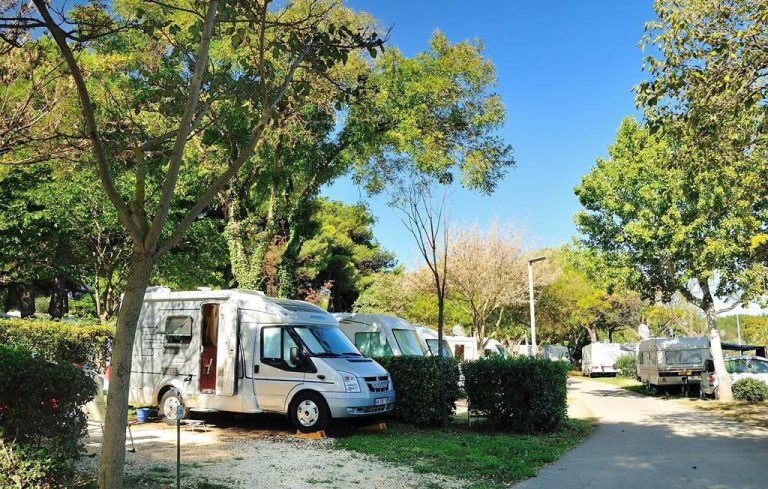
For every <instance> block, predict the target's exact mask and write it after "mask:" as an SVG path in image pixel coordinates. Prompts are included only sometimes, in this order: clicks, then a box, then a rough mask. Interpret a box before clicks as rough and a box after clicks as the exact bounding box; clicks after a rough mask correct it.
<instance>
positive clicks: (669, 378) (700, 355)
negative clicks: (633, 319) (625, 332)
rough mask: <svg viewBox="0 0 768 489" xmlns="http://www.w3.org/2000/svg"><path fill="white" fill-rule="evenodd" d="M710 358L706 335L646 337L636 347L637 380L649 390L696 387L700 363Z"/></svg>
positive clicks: (701, 369) (699, 375)
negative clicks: (669, 387)
mask: <svg viewBox="0 0 768 489" xmlns="http://www.w3.org/2000/svg"><path fill="white" fill-rule="evenodd" d="M711 358H712V354H711V353H710V350H709V338H707V337H706V336H681V337H673V338H648V339H646V340H643V341H641V342H640V344H639V345H638V350H637V357H636V358H635V365H636V367H637V380H639V381H640V382H642V383H643V384H645V386H646V387H647V388H648V389H650V390H657V389H658V388H659V387H668V386H677V385H683V384H699V383H700V382H701V373H702V372H703V371H704V362H705V361H706V360H708V359H711Z"/></svg>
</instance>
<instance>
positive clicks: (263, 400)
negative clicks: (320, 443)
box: [129, 287, 395, 432]
mask: <svg viewBox="0 0 768 489" xmlns="http://www.w3.org/2000/svg"><path fill="white" fill-rule="evenodd" d="M129 398H130V402H131V403H133V404H144V405H158V406H159V413H160V415H161V416H162V417H163V418H164V419H165V420H166V421H167V422H172V423H173V422H175V421H176V418H177V412H178V410H179V407H180V408H181V409H180V411H181V415H182V417H183V416H185V415H186V414H187V413H188V412H189V411H190V410H192V411H226V412H234V413H264V412H274V413H282V414H286V415H288V417H289V419H290V420H291V421H292V422H293V424H294V425H295V426H296V429H298V430H300V431H303V432H312V431H319V430H322V429H323V428H324V427H325V426H326V425H327V423H328V422H329V420H330V419H331V418H350V417H363V416H371V415H375V414H379V413H384V412H388V411H391V410H392V409H393V407H394V401H395V392H394V389H393V386H392V382H391V379H390V376H389V374H388V373H387V371H386V370H384V368H382V367H381V366H380V365H379V364H378V363H376V362H375V361H373V360H371V359H369V358H364V357H363V355H362V354H361V353H360V352H359V351H358V350H357V348H355V346H354V345H353V344H352V343H351V342H350V341H349V340H348V339H347V338H346V336H344V334H343V333H342V332H341V330H340V329H339V326H338V323H337V322H336V320H335V319H334V318H333V317H332V316H331V315H330V314H328V313H327V312H326V311H324V310H322V309H321V308H319V307H317V306H315V305H312V304H309V303H307V302H302V301H293V300H285V299H276V298H272V297H267V296H265V295H264V294H263V293H261V292H254V291H249V290H237V289H235V290H197V291H183V292H172V291H171V290H170V289H168V288H166V287H153V288H150V289H148V290H147V293H146V295H145V296H144V304H143V306H142V309H141V314H140V317H139V322H138V326H137V328H136V338H135V342H134V346H133V357H132V366H131V379H130V391H129Z"/></svg>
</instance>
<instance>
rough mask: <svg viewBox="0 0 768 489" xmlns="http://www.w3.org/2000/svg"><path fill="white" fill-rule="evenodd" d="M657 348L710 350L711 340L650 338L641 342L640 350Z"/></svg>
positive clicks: (696, 337)
mask: <svg viewBox="0 0 768 489" xmlns="http://www.w3.org/2000/svg"><path fill="white" fill-rule="evenodd" d="M649 346H656V348H659V349H667V348H709V338H707V337H706V336H677V337H672V338H648V339H647V340H643V341H641V342H640V349H644V348H648V347H649Z"/></svg>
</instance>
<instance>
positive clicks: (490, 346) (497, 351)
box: [483, 338, 511, 358]
mask: <svg viewBox="0 0 768 489" xmlns="http://www.w3.org/2000/svg"><path fill="white" fill-rule="evenodd" d="M493 355H499V356H501V357H503V358H509V357H510V356H511V355H510V354H509V351H508V350H507V349H506V348H505V347H504V345H503V344H501V342H500V341H499V340H494V339H493V338H486V340H485V344H484V345H483V356H485V357H491V356H493Z"/></svg>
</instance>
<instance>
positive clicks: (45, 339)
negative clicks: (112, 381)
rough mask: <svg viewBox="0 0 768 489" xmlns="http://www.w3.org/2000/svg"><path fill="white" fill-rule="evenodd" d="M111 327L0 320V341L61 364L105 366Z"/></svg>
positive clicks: (112, 332)
mask: <svg viewBox="0 0 768 489" xmlns="http://www.w3.org/2000/svg"><path fill="white" fill-rule="evenodd" d="M114 333H115V328H114V327H113V326H103V325H99V324H94V323H88V322H85V323H70V322H60V321H43V320H39V319H34V320H32V319H0V344H5V345H10V346H13V347H16V348H23V349H25V350H29V351H31V352H35V353H37V354H39V355H40V356H41V358H43V359H45V360H48V361H52V362H61V363H70V364H73V363H84V362H87V363H88V364H90V365H92V366H94V367H96V368H101V367H104V366H105V364H106V362H107V359H108V358H109V355H110V351H111V349H112V341H113V337H114Z"/></svg>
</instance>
